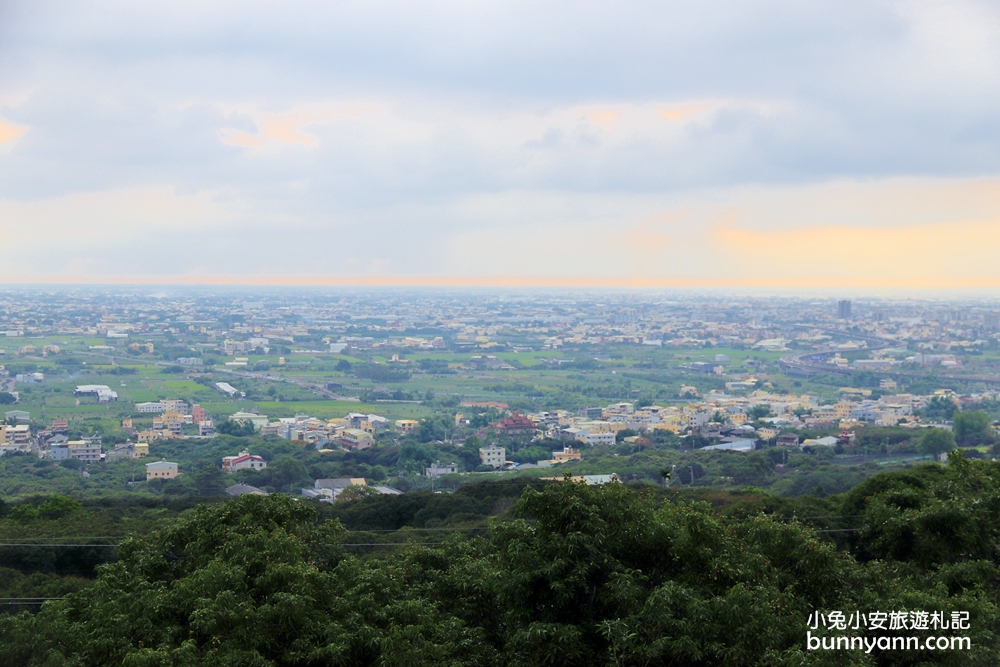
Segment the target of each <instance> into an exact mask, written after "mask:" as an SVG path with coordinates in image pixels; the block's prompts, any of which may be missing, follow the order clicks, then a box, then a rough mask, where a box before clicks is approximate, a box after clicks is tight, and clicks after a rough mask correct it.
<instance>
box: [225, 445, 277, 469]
mask: <svg viewBox="0 0 1000 667" xmlns="http://www.w3.org/2000/svg"><path fill="white" fill-rule="evenodd" d="M266 467H267V461H265V460H264V459H263V458H261V457H259V456H257V455H256V454H251V453H250V452H249V451H247V450H245V449H244V450H243V451H242V452H240V453H239V454H238V455H236V456H223V457H222V471H223V472H226V473H234V472H236V471H238V470H263V469H264V468H266Z"/></svg>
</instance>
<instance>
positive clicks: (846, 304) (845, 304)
mask: <svg viewBox="0 0 1000 667" xmlns="http://www.w3.org/2000/svg"><path fill="white" fill-rule="evenodd" d="M837 317H839V318H840V319H842V320H849V319H851V302H850V301H848V300H847V299H843V300H841V301H838V302H837Z"/></svg>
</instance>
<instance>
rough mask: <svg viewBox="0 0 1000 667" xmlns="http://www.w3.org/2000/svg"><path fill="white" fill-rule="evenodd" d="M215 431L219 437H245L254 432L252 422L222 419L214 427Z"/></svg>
mask: <svg viewBox="0 0 1000 667" xmlns="http://www.w3.org/2000/svg"><path fill="white" fill-rule="evenodd" d="M215 431H216V432H217V433H219V434H221V435H231V436H234V437H247V436H251V435H253V434H254V433H255V432H256V429H255V428H254V425H253V422H249V421H242V420H237V421H232V420H230V419H223V420H222V421H220V422H219V423H217V424H216V425H215Z"/></svg>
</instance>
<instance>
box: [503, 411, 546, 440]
mask: <svg viewBox="0 0 1000 667" xmlns="http://www.w3.org/2000/svg"><path fill="white" fill-rule="evenodd" d="M535 428H536V427H535V422H533V421H531V419H529V418H528V417H526V416H524V415H522V414H520V413H518V412H517V411H516V410H515V411H514V412H513V413H511V414H510V415H509V416H507V417H504V418H503V419H501V420H500V421H498V422H496V423H495V424H494V425H493V430H494V431H496V432H497V433H501V434H504V435H521V434H523V433H533V432H534V431H535Z"/></svg>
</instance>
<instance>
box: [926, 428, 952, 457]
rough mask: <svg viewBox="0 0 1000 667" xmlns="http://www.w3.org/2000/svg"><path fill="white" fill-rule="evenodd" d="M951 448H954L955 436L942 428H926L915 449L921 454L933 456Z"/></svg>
mask: <svg viewBox="0 0 1000 667" xmlns="http://www.w3.org/2000/svg"><path fill="white" fill-rule="evenodd" d="M953 449H955V436H953V435H952V434H951V431H949V430H948V429H944V428H929V429H927V430H926V431H925V432H924V434H923V436H921V438H920V441H919V442H917V451H919V452H920V453H921V454H930V455H932V456H933V457H934V458H937V457H938V455H939V454H943V453H944V452H950V451H951V450H953Z"/></svg>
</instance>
